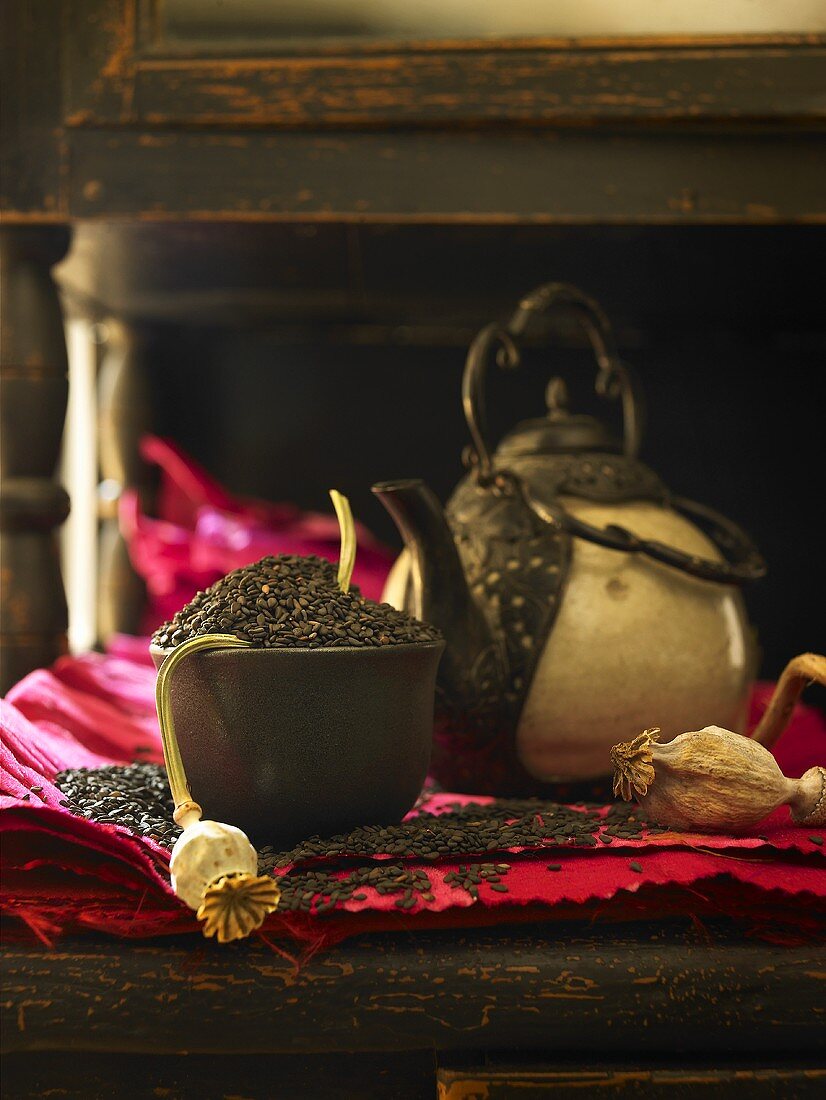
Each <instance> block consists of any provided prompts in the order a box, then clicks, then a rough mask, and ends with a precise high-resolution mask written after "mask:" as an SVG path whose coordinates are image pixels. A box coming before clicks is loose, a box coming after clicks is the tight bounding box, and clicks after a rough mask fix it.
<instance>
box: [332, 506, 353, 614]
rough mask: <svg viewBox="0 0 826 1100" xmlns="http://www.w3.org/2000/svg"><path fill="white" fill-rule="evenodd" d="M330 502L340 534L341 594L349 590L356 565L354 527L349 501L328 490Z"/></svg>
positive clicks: (339, 574) (339, 570) (339, 567)
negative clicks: (336, 518)
mask: <svg viewBox="0 0 826 1100" xmlns="http://www.w3.org/2000/svg"><path fill="white" fill-rule="evenodd" d="M330 500H332V502H333V507H334V508H335V510H336V516H337V517H338V526H339V531H340V532H341V552H340V554H339V559H338V586H339V588H340V589H341V591H342V592H347V591H348V590H349V588H350V578H351V577H352V576H353V567H354V566H355V564H356V525H355V522H354V520H353V512H352V509H351V508H350V501H349V500H348V499H347V497H346V496H344V495H343V494H341V493H340V492H339V491H338V490H337V489H331V490H330Z"/></svg>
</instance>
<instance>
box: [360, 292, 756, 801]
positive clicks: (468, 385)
mask: <svg viewBox="0 0 826 1100" xmlns="http://www.w3.org/2000/svg"><path fill="white" fill-rule="evenodd" d="M561 306H564V307H565V308H567V309H572V310H573V311H574V312H575V314H576V316H577V317H578V319H579V320H580V321H581V322H582V323H583V325H584V328H585V331H586V333H587V335H588V337H589V339H590V342H591V345H592V347H593V350H594V352H595V355H596V359H597V365H598V373H597V380H596V389H597V393H598V394H600V395H601V396H603V397H607V398H620V400H621V403H622V409H623V416H624V440H623V442H622V444H620V443H618V442H617V441H616V440H614V439H613V438H612V437H611V435H610V434H609V432H608V431H607V430H606V429H605V427H604V426H603V425H602V424H601V423H600V422H599V421H597V420H596V419H594V418H593V417H590V416H581V415H574V414H572V413H570V412H569V411H568V410H567V408H566V397H565V391H564V386H563V385H562V383H561V382H560V380H558V379H554V380H553V381H552V382H551V384H550V386H549V387H548V406H549V407H548V413H547V415H546V416H545V417H543V418H539V419H534V420H528V421H525V422H523V423H521V424H518V425H517V426H516V427H515V428H514V429H512V430H511V431H510V432H509V433H508V434H507V435H506V436H505V438H504V439H503V440H502V441H501V443H500V444H499V446H498V448H497V449H496V452H495V453H494V454H491V448H490V446H489V443H488V438H487V432H486V429H485V419H484V380H485V374H486V371H487V368H488V366H489V364H490V362H491V360H492V359H493V358H494V357H495V358H496V360H497V362H498V363H499V365H500V366H502V367H505V368H510V369H514V368H516V367H518V366H519V363H520V349H519V341H520V339H521V338H523V337H524V336H525V335H526V333H527V332H528V330H529V328H530V327H531V326H532V323H534V322H535V320H536V318H537V317H538V316H539V315H541V314H547V313H549V312H550V311H551V310H554V309H557V308H558V307H561ZM462 399H463V404H464V411H465V416H466V419H467V424H468V428H469V430H470V435H471V439H472V441H473V442H472V446H471V447H470V448H468V449H467V451H466V453H465V460H466V465H467V466H468V467H469V470H468V473H467V475H466V476H465V478H464V479H463V480H462V481H461V482H460V483H459V485H458V487H457V488H456V490H455V492H454V494H453V496H452V497H451V499H450V501H449V503H448V504H447V506H446V508H445V509H444V510H443V509H442V507H441V505H440V504H439V501H438V500H437V498H436V497H435V495H434V494H433V493H432V492H431V490H430V489H428V488H427V486H426V485H424V483H423V482H421V481H412V480H408V481H396V482H385V483H382V484H379V485H375V486H374V487H373V492H374V493H376V495H377V496H378V497H379V499H380V500H381V501H382V503H383V504H384V506H385V507H386V508H387V510H388V511H389V513H390V514H391V516H392V517H393V519H394V520H395V522H396V525H397V527H398V529H399V531H400V533H401V535H402V537H403V539H404V543H405V550H404V551H403V552H402V554H401V556H400V557H399V559H398V560H397V562H396V564H395V566H394V567H393V570H392V572H391V574H390V577H389V578H388V582H387V587H386V589H385V594H384V599H385V600H386V601H387V602H389V603H392V604H394V605H395V606H397V607H400V608H404V609H406V610H407V611H409V612H411V613H412V614H414V615H417V616H418V617H419V618H422V619H426V620H428V621H429V622H432V623H434V624H435V625H436V626H438V627H439V628H440V629H441V630H442V631H443V633H444V635H445V638H446V641H447V649H446V651H445V654H444V657H443V658H442V663H441V668H440V672H439V683H438V689H437V719H436V729H435V736H434V750H433V759H432V772H433V774H434V776H435V777H436V778H437V779H438V780H439V781H440V782H441V783H442V784H444V785H445V786H446V787H447V788H448V789H450V790H463V791H470V792H475V793H496V794H506V793H512V794H520V793H530V792H531V791H533V790H535V789H537V788H538V787H540V786H541V785H542V784H544V783H548V782H565V781H576V780H589V779H595V778H599V777H602V776H604V775H606V774H607V772H608V771H609V750H610V748H611V746H612V745H613V744H615V743H617V742H618V741H621V740H623V739H627V738H628V737H629V736H630V735H632V734H634V733H635V732H639V730H641V729H644V728H646V727H650V726H652V725H657V726H660V727H661V728H662V731H663V738H667V737H668V736H670V735H672V734H676V733H678V732H681V731H683V730H686V729H699V728H701V727H702V726H705V725H708V724H709V723H714V724H717V725H721V726H724V727H726V728H728V729H732V730H742V728H743V724H744V720H745V715H746V706H747V702H748V696H749V689H750V686H751V683H752V680H753V676H754V673H755V665H756V646H755V643H754V638H753V634H752V631H751V629H750V627H749V625H748V621H747V618H746V613H745V609H744V605H743V600H742V597H741V594H740V591H739V587H738V586H739V585H740V584H741V583H743V582H744V581H749V580H753V579H756V578H758V577H760V576H762V575H763V574H764V573H765V565H764V562H763V560H762V558H761V557H760V555H759V554H758V553H757V551H756V550H755V548H754V546H753V545H752V543H751V542H750V540H749V538H748V537H747V536H746V534H745V533H744V532H743V531H742V530H741V529H740V528H739V527H737V526H736V525H735V524H733V523H731V522H730V521H728V520H726V519H724V518H723V517H722V516H720V515H718V514H717V513H715V512H713V511H712V510H711V509H709V508H706V507H703V506H701V505H699V504H696V503H693V502H691V501H688V500H685V499H683V498H681V497H677V496H674V495H673V494H672V493H670V492H669V490H668V489H667V488H666V487H665V486H664V485H663V483H662V481H661V480H660V478H659V477H658V476H657V475H656V474H655V473H654V472H653V471H652V470H650V469H648V467H646V466H645V465H643V463H641V462H640V461H639V459H638V458H637V452H638V449H639V444H640V433H641V427H640V424H641V413H640V409H641V405H640V395H639V392H638V387H637V385H636V383H635V381H634V378H633V375H632V373H631V371H630V370H629V368H628V367H627V366H626V365H625V364H624V363H622V362H620V360H619V357H618V355H617V353H616V351H615V347H614V340H613V335H612V331H611V326H610V324H609V323H608V320H607V318H606V317H605V315H604V313H603V312H602V310H601V309H600V307H599V306H598V305H597V303H596V302H594V301H593V300H592V299H590V298H588V297H587V296H586V295H585V294H583V293H582V292H581V291H579V290H577V289H576V288H575V287H572V286H568V285H566V284H562V283H553V284H549V285H546V286H543V287H540V288H538V289H537V290H535V291H534V292H532V293H531V294H529V295H528V296H527V297H526V298H525V299H524V300H523V301H522V302H521V304H520V305H519V307H518V308H517V310H516V312H515V314H514V315H513V317H512V319H511V321H510V322H509V324H508V325H506V326H501V325H498V324H491V325H488V326H487V327H486V328H484V329H482V331H481V332H480V333H479V334H478V335H477V336H476V338H475V340H474V341H473V343H472V345H471V347H470V350H469V353H468V357H467V362H466V366H465V372H464V378H463V383H462Z"/></svg>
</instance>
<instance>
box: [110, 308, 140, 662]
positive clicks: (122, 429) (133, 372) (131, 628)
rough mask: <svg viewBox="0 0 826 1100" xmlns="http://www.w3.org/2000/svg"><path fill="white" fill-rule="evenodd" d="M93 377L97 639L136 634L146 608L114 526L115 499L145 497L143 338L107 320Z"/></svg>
mask: <svg viewBox="0 0 826 1100" xmlns="http://www.w3.org/2000/svg"><path fill="white" fill-rule="evenodd" d="M105 332H106V338H105V346H104V351H103V359H102V361H101V364H100V373H99V376H98V432H99V442H100V474H101V478H102V486H103V489H104V492H102V493H101V495H100V501H101V530H100V572H99V579H98V637H99V638H100V639H101V640H102V641H105V639H106V638H108V637H109V636H110V635H111V634H113V633H125V634H137V633H138V632H139V630H140V626H141V618H142V615H143V611H144V608H145V606H146V586H145V585H144V583H143V580H142V579H141V578H140V577H139V576H138V574H137V573H136V572H135V570H134V569H133V568H132V563H131V561H130V559H129V551H128V549H127V546H126V542H125V541H124V538H123V536H122V534H121V531H120V527H119V525H118V499H119V497H120V494H121V493H122V492H123V491H124V490H125V489H130V490H135V491H136V492H137V493H138V495H139V497H140V499H141V503H142V506H143V507H148V504H149V497H150V495H151V492H150V490H151V475H150V473H149V471H148V470H147V467H146V464H145V463H144V462H143V461H142V459H141V457H140V454H139V450H138V447H139V443H140V438H141V435H142V434H143V433H144V432H145V431H147V430H148V428H149V427H150V419H151V418H150V412H149V394H148V383H147V379H146V372H145V371H144V369H143V366H144V364H143V362H142V360H143V349H144V339H143V335H142V333H141V332H140V329H138V328H137V327H136V326H134V325H131V324H126V323H125V322H124V321H120V320H115V319H109V320H107V321H106V324H105Z"/></svg>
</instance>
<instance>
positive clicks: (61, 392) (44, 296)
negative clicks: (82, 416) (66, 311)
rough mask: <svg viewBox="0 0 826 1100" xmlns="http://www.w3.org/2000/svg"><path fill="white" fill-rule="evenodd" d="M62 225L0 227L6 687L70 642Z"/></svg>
mask: <svg viewBox="0 0 826 1100" xmlns="http://www.w3.org/2000/svg"><path fill="white" fill-rule="evenodd" d="M68 244H69V233H68V230H66V229H65V228H64V227H59V226H35V225H30V226H20V225H17V226H15V225H6V226H4V227H3V228H2V229H0V568H1V569H2V573H1V574H0V575H1V577H2V585H0V690H2V692H6V691H7V690H8V689H9V688H10V687H11V686H12V685H13V684H14V683H16V682H17V681H18V680H19V679H20V678H21V677H22V676H24V675H25V674H26V673H27V672H30V671H31V670H32V669H34V668H38V667H39V666H41V665H48V664H51V662H52V661H54V660H55V658H57V657H58V656H60V654H62V653H64V652H65V651H66V645H67V642H66V631H67V627H68V613H67V609H66V596H65V593H64V590H63V579H62V576H61V572H60V557H59V549H58V540H57V528H58V527H59V526H60V524H61V523H63V521H64V519H65V518H66V516H67V515H68V513H69V498H68V496H67V494H66V492H65V490H64V489H63V487H62V486H61V485H59V484H58V483H57V482H56V481H55V479H54V473H55V468H56V466H57V461H58V457H59V454H60V443H61V438H62V435H63V423H64V419H65V416H66V401H67V397H68V362H67V358H66V342H65V338H64V332H63V317H62V313H61V308H60V302H59V299H58V296H57V291H56V288H55V285H54V282H53V281H52V276H51V268H52V266H53V265H54V264H55V263H57V261H58V260H60V259H61V258H62V257H63V256H64V255H65V253H66V250H67V248H68Z"/></svg>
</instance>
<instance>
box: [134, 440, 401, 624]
mask: <svg viewBox="0 0 826 1100" xmlns="http://www.w3.org/2000/svg"><path fill="white" fill-rule="evenodd" d="M141 456H142V457H143V458H144V460H145V461H146V462H148V463H149V464H150V465H153V466H157V467H158V468H159V469H160V471H161V482H160V487H159V490H158V496H157V515H155V516H148V515H146V514H145V513H144V512H142V511H141V508H140V503H139V500H138V496H137V494H136V493H134V492H127V493H124V494H123V496H122V497H121V501H120V505H119V508H120V512H119V515H120V526H121V531H122V532H123V535H124V537H125V539H126V541H127V544H128V546H129V555H130V558H131V560H132V564H133V565H134V567H135V569H136V571H137V572H138V574H139V575H140V576H141V577H143V578H144V580H145V582H146V586H147V591H148V594H149V606H148V609H147V612H146V617H145V621H144V623H143V627H144V629H145V630H146V631H147V632H151V631H152V630H154V629H155V627H156V626H158V625H159V624H160V623H162V622H164V621H165V620H167V619H169V618H171V617H172V615H174V613H175V612H176V611H177V610H178V608H180V607H182V606H183V605H184V604H185V603H187V602H188V601H189V600H190V599H191V598H192V596H193V595H194V594H195V592H196V591H197V590H198V589H201V588H206V587H207V586H208V585H210V584H212V583H213V582H214V581H216V580H218V578H219V577H222V576H224V574H226V573H228V572H229V571H230V570H231V569H237V568H238V567H239V566H243V565H248V564H249V562H251V561H256V560H257V559H258V558H263V557H265V556H266V555H268V554H317V555H318V556H319V557H322V558H328V559H329V560H331V561H337V560H338V555H339V530H338V522H337V520H336V518H335V516H334V515H333V514H332V511H331V513H330V514H329V515H321V514H318V513H314V512H301V511H300V510H299V509H298V508H297V507H295V505H292V504H268V503H266V502H264V501H259V500H250V499H246V498H240V497H239V498H235V497H233V496H231V495H230V494H229V493H228V492H227V491H226V490H225V489H224V488H223V487H222V486H221V485H219V484H218V482H217V481H215V480H214V478H212V477H211V476H210V475H209V474H208V473H207V472H206V470H204V469H203V468H202V467H200V466H199V465H198V464H197V463H196V462H195V461H194V460H193V459H191V458H189V456H187V455H185V454H184V453H183V452H182V451H181V450H180V448H178V447H177V446H176V445H175V444H174V443H171V442H170V441H168V440H164V439H158V438H157V437H156V436H145V437H144V438H143V440H142V441H141ZM356 528H357V534H358V546H359V549H358V555H357V557H356V566H355V570H354V573H353V582H354V583H355V584H357V585H358V586H359V587H360V588H361V590H362V592H363V593H364V594H365V595H366V596H369V597H370V598H371V599H375V600H378V599H380V598H381V592H382V589H383V587H384V582H385V579H386V577H387V573H388V570H389V568H390V565H391V564H392V561H393V554H392V552H391V551H390V550H389V549H388V548H387V547H385V546H382V545H381V544H380V543H379V542H378V541H377V540H376V539H375V538H373V536H372V535H371V534H370V532H369V531H368V530H367V529H366V528H365V527H363V526H362V525H361V524H357V525H356Z"/></svg>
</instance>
